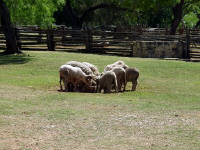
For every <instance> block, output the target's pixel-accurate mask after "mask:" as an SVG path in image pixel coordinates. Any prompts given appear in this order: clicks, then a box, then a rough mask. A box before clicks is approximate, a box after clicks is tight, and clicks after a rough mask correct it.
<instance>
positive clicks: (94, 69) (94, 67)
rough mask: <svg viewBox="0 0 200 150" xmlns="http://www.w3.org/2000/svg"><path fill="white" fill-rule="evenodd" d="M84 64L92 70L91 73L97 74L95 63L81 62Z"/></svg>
mask: <svg viewBox="0 0 200 150" xmlns="http://www.w3.org/2000/svg"><path fill="white" fill-rule="evenodd" d="M82 63H83V64H84V65H86V66H88V67H89V68H90V69H91V70H92V72H93V74H94V75H95V76H99V74H100V73H99V70H98V68H97V67H96V66H95V65H93V64H91V63H88V62H82Z"/></svg>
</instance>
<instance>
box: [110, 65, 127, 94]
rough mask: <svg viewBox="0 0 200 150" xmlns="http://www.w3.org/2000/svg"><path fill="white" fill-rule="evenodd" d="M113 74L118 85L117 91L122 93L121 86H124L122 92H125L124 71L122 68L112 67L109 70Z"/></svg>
mask: <svg viewBox="0 0 200 150" xmlns="http://www.w3.org/2000/svg"><path fill="white" fill-rule="evenodd" d="M111 71H112V72H114V73H115V75H116V77H117V84H118V91H122V90H121V88H122V85H124V88H123V91H125V83H126V71H125V69H124V68H121V67H114V68H112V70H111Z"/></svg>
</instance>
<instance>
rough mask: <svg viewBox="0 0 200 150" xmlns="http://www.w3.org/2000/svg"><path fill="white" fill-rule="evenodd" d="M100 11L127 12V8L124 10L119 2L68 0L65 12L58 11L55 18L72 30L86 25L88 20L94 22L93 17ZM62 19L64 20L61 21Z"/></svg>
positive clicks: (108, 0)
mask: <svg viewBox="0 0 200 150" xmlns="http://www.w3.org/2000/svg"><path fill="white" fill-rule="evenodd" d="M100 9H104V10H105V9H109V10H110V11H111V10H115V12H119V11H127V9H126V8H122V7H120V6H119V5H118V4H117V0H116V1H114V0H107V1H103V0H102V1H101V0H93V1H92V0H85V1H75V0H66V3H65V5H64V7H63V10H61V11H60V10H59V11H57V12H56V13H55V18H56V19H57V23H65V24H66V25H70V26H72V28H81V27H82V25H83V23H86V22H87V21H88V20H90V21H91V22H92V19H94V18H93V17H92V15H94V13H95V12H96V11H97V10H100ZM61 17H62V18H64V19H60V18H61ZM102 17H104V16H102Z"/></svg>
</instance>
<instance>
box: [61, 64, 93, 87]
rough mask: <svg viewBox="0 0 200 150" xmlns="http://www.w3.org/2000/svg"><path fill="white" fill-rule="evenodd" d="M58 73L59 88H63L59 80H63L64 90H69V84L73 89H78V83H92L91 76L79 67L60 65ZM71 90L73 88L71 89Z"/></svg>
mask: <svg viewBox="0 0 200 150" xmlns="http://www.w3.org/2000/svg"><path fill="white" fill-rule="evenodd" d="M59 73H60V90H63V88H62V84H61V82H62V81H63V82H64V86H65V91H70V90H71V89H70V88H69V85H70V84H71V87H73V88H74V89H75V90H78V89H79V85H80V83H81V82H83V83H84V84H85V85H87V86H90V85H91V84H92V76H91V75H86V74H85V73H84V72H83V71H82V70H81V69H80V68H78V67H72V66H70V65H62V66H61V67H60V69H59ZM72 91H73V90H72Z"/></svg>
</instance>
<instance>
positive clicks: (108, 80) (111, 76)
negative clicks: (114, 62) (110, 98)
mask: <svg viewBox="0 0 200 150" xmlns="http://www.w3.org/2000/svg"><path fill="white" fill-rule="evenodd" d="M97 81H98V82H97V91H98V92H100V93H101V90H102V89H103V90H104V93H110V92H111V90H112V87H113V84H114V87H115V91H116V92H118V85H117V77H116V75H115V73H114V72H112V71H107V72H105V73H104V74H103V75H102V76H100V77H99V79H98V80H97Z"/></svg>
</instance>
